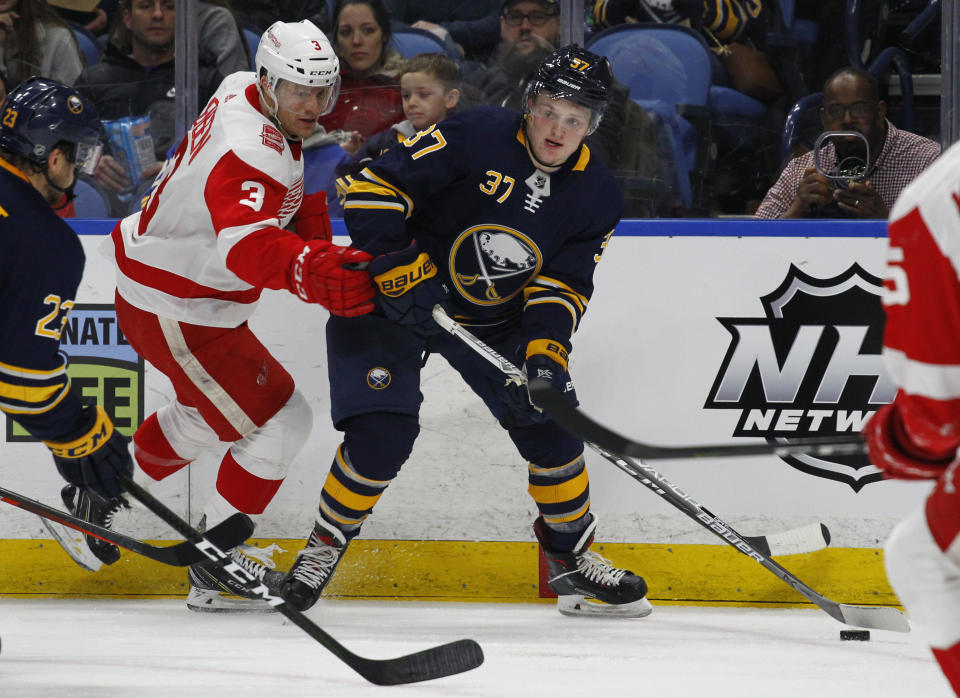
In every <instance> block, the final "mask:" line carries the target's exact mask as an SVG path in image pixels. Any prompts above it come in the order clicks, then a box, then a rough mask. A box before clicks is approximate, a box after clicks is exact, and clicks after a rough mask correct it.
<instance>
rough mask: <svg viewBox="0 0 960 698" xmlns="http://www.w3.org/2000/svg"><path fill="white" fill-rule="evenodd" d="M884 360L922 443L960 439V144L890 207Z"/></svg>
mask: <svg viewBox="0 0 960 698" xmlns="http://www.w3.org/2000/svg"><path fill="white" fill-rule="evenodd" d="M889 237H890V240H889V246H888V252H887V255H888V256H887V262H888V265H887V275H886V279H885V281H884V295H883V304H884V307H885V310H886V314H887V324H886V330H885V335H884V348H883V354H884V361H885V363H886V366H887V369H888V370H889V371H890V374H891V377H892V378H893V380H894V382H895V383H896V384H897V386H898V387H899V388H900V390H899V392H898V395H897V398H896V404H897V406H898V408H899V411H900V414H901V416H902V419H903V424H904V427H905V429H906V430H907V432H908V433H909V434H910V436H911V438H912V440H913V441H914V442H915V443H919V444H924V445H929V446H934V445H936V447H937V448H938V449H939V448H943V447H946V448H951V447H955V446H956V445H957V444H958V443H960V146H957V145H954V146H953V147H951V148H950V149H949V150H947V151H946V152H945V153H944V154H943V155H941V156H940V158H939V159H937V160H936V161H935V162H934V163H933V164H932V165H930V167H928V168H927V169H926V170H925V171H924V172H923V173H922V174H920V176H918V177H917V178H916V179H915V180H914V181H913V182H911V184H910V185H909V186H908V187H907V188H906V189H904V191H903V192H902V193H901V194H900V197H899V198H898V199H897V202H896V204H894V207H893V209H892V211H891V213H890V224H889Z"/></svg>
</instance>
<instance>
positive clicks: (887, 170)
mask: <svg viewBox="0 0 960 698" xmlns="http://www.w3.org/2000/svg"><path fill="white" fill-rule="evenodd" d="M886 113H887V105H886V104H885V103H884V102H883V101H882V100H880V99H879V91H878V88H877V80H876V78H874V77H873V76H872V75H871V74H870V73H868V72H866V71H864V70H859V69H857V68H853V67H846V68H841V69H840V70H838V71H837V72H835V73H834V74H833V75H831V76H830V77H829V78H827V81H826V83H825V84H824V87H823V106H822V107H821V108H820V120H821V122H822V123H823V128H824V130H825V131H858V132H859V133H862V134H863V135H864V137H865V138H866V139H867V142H868V143H869V144H870V163H869V166H868V168H867V176H866V178H865V179H864V180H863V181H856V182H850V183H849V185H848V186H846V187H838V186H836V183H835V182H834V181H831V180H829V179H827V178H826V177H824V176H823V175H821V174H819V173H818V172H817V171H816V169H815V168H814V166H813V153H812V152H810V153H806V154H805V155H801V156H800V157H796V158H794V159H793V160H791V161H790V162H789V163H788V164H787V166H786V167H785V168H784V169H783V172H782V173H781V174H780V178H779V179H778V180H777V182H776V184H774V185H773V186H772V187H771V188H770V190H769V191H768V192H767V195H766V196H765V197H764V199H763V202H762V203H761V204H760V207H759V208H758V209H757V212H756V214H754V215H755V216H756V217H757V218H768V219H769V218H886V217H887V215H888V214H889V213H890V207H891V206H892V205H893V202H894V201H896V199H897V197H898V196H899V195H900V192H901V191H903V189H904V188H905V187H906V186H907V184H909V183H910V182H911V181H912V180H913V178H914V177H916V176H917V175H918V174H920V173H921V172H922V171H923V170H924V169H926V167H927V165H929V164H930V163H931V162H933V161H934V160H936V158H937V156H938V155H940V146H939V144H937V143H936V142H934V141H932V140H930V139H929V138H924V137H923V136H918V135H916V134H914V133H910V132H908V131H902V130H900V129H898V128H897V127H896V126H894V125H893V124H891V123H890V122H889V121H887V119H886ZM838 150H839V151H840V152H839V155H840V159H841V161H842V160H843V159H844V158H847V157H858V158H859V159H860V160H861V161H862V160H863V156H864V153H863V141H862V140H861V139H859V138H857V137H854V136H850V137H846V138H836V139H831V140H830V142H828V143H826V144H825V145H824V146H823V147H822V148H821V149H820V167H821V169H822V170H824V171H825V172H833V171H835V170H836V167H837V155H838V152H837V151H838Z"/></svg>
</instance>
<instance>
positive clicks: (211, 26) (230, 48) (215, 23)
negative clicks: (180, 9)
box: [124, 0, 302, 106]
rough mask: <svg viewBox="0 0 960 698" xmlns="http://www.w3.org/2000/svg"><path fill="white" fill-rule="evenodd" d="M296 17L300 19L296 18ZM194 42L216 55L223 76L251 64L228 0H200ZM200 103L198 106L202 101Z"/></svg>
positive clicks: (238, 22) (245, 44)
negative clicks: (195, 39) (195, 40)
mask: <svg viewBox="0 0 960 698" xmlns="http://www.w3.org/2000/svg"><path fill="white" fill-rule="evenodd" d="M141 1H145V0H141ZM124 4H125V3H124ZM299 19H302V18H299V17H298V20H299ZM260 33H261V34H262V33H263V32H260ZM197 45H198V46H199V47H200V49H201V50H206V51H207V52H208V53H209V54H210V55H213V56H216V59H217V70H218V71H219V72H220V75H223V76H227V75H230V74H231V73H236V72H238V71H240V70H250V66H252V65H253V56H251V55H250V49H249V48H248V47H247V41H246V39H245V38H244V36H243V30H242V29H241V28H240V21H239V19H238V18H237V17H236V16H235V15H234V13H233V12H232V11H231V5H230V2H229V0H204V1H202V2H198V3H197ZM200 104H201V106H202V105H203V104H204V101H201V102H200Z"/></svg>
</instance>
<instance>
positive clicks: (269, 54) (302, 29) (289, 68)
mask: <svg viewBox="0 0 960 698" xmlns="http://www.w3.org/2000/svg"><path fill="white" fill-rule="evenodd" d="M254 62H255V65H256V68H257V80H258V82H257V84H258V85H259V84H260V83H259V79H260V76H261V75H263V74H266V76H267V90H268V94H269V95H270V96H271V97H272V98H274V99H275V90H276V87H277V83H278V82H279V81H280V80H288V81H289V82H293V83H296V84H298V85H307V86H308V87H329V88H331V89H330V91H329V93H328V96H327V101H326V106H325V108H324V110H323V114H329V113H330V111H331V110H332V109H333V106H334V105H335V104H336V103H337V95H338V94H339V92H340V61H339V60H338V59H337V54H336V53H334V51H333V46H331V45H330V41H329V39H327V37H326V35H325V34H324V33H323V32H322V31H320V30H319V29H318V28H317V27H316V25H315V24H314V23H313V22H311V21H310V20H308V19H305V20H303V21H301V22H274V23H273V24H271V25H270V27H269V28H268V29H267V31H265V32H264V33H263V36H261V37H260V44H259V46H257V56H256V59H255V61H254Z"/></svg>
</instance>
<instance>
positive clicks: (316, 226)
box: [293, 191, 333, 242]
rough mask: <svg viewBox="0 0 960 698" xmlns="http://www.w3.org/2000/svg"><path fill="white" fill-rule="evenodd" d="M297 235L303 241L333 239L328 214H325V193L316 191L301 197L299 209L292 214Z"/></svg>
mask: <svg viewBox="0 0 960 698" xmlns="http://www.w3.org/2000/svg"><path fill="white" fill-rule="evenodd" d="M293 222H294V223H295V224H296V226H297V235H298V236H300V237H301V238H303V240H305V241H307V242H309V241H310V240H327V241H330V240H331V239H332V238H333V230H332V229H331V227H330V214H329V213H328V212H327V192H325V191H318V192H316V193H315V194H307V195H306V196H304V197H303V202H302V203H301V204H300V208H299V209H297V212H296V213H295V214H293Z"/></svg>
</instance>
